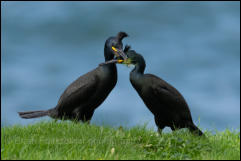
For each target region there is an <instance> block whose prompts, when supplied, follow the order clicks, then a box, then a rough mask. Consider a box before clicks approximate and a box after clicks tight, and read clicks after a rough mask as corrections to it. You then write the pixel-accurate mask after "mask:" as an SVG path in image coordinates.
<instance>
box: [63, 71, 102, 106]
mask: <svg viewBox="0 0 241 161" xmlns="http://www.w3.org/2000/svg"><path fill="white" fill-rule="evenodd" d="M96 70H97V69H95V70H93V71H90V72H88V73H86V74H84V75H83V76H80V77H79V78H78V79H77V80H75V81H74V82H73V83H71V84H70V85H69V86H68V87H67V89H66V90H65V91H64V93H63V94H62V95H61V97H60V99H59V102H58V103H59V104H60V103H61V104H62V105H67V106H68V105H70V106H75V105H78V104H81V102H84V101H85V102H86V101H87V100H88V99H89V98H90V97H91V96H92V95H93V94H94V92H95V91H96V87H97V85H98V83H99V79H98V77H97V75H96V74H95V73H96Z"/></svg>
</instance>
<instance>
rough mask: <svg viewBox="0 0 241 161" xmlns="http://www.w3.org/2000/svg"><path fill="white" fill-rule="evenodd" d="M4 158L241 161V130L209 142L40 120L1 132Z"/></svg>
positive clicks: (209, 138)
mask: <svg viewBox="0 0 241 161" xmlns="http://www.w3.org/2000/svg"><path fill="white" fill-rule="evenodd" d="M1 134H2V135H1V141H2V144H1V159H60V160H61V159H100V160H102V159H238V160H239V159H240V132H237V131H233V132H231V131H230V130H225V131H223V132H217V133H216V134H211V132H207V131H206V132H205V135H206V139H205V138H200V137H198V136H194V135H192V134H190V133H189V132H188V131H187V130H178V131H175V132H171V133H163V134H162V135H161V136H160V135H158V134H157V132H156V131H153V130H147V129H146V128H145V127H134V128H131V129H123V128H111V127H99V126H95V125H86V124H81V123H78V124H77V123H71V122H66V121H63V122H54V121H53V122H40V123H37V124H34V125H28V126H20V125H18V126H12V127H3V128H1Z"/></svg>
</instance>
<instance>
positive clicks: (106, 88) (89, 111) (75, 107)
mask: <svg viewBox="0 0 241 161" xmlns="http://www.w3.org/2000/svg"><path fill="white" fill-rule="evenodd" d="M126 36H127V34H126V33H124V32H120V33H118V34H117V36H116V37H110V38H108V39H107V40H106V42H105V46H104V56H105V60H106V61H109V60H111V59H113V58H114V53H113V50H112V46H114V47H116V48H118V49H122V46H123V45H122V42H121V40H122V39H123V38H124V37H126ZM116 82H117V69H116V65H115V64H106V65H101V66H98V67H97V68H96V69H94V70H92V71H90V72H88V73H86V74H84V75H82V76H80V77H79V78H78V79H77V80H75V81H74V82H73V83H71V84H70V85H69V86H68V87H67V88H66V90H65V91H64V92H63V94H62V95H61V97H60V99H59V101H58V104H57V105H56V107H54V108H52V109H49V110H47V111H31V112H19V115H20V117H22V118H26V119H30V118H36V117H42V116H50V117H52V118H55V119H70V120H76V121H83V122H85V121H90V120H91V118H92V116H93V114H94V111H95V109H96V108H97V107H98V106H99V105H100V104H101V103H102V102H103V101H104V100H105V99H106V98H107V96H108V95H109V93H110V92H111V90H112V89H113V88H114V87H115V85H116Z"/></svg>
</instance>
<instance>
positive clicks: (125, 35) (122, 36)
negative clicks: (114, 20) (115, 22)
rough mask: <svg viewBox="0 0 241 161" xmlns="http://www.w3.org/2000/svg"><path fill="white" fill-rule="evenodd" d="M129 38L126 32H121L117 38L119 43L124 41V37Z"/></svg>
mask: <svg viewBox="0 0 241 161" xmlns="http://www.w3.org/2000/svg"><path fill="white" fill-rule="evenodd" d="M127 36H128V35H127V33H125V32H119V33H118V34H117V36H116V37H117V39H118V41H122V39H123V38H124V37H127Z"/></svg>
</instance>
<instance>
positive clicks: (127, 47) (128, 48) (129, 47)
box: [124, 45, 131, 53]
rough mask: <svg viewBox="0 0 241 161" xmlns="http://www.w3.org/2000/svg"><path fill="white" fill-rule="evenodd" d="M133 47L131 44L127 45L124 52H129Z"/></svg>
mask: <svg viewBox="0 0 241 161" xmlns="http://www.w3.org/2000/svg"><path fill="white" fill-rule="evenodd" d="M130 49H131V46H130V45H126V46H125V49H124V53H126V52H128V51H129V50H130Z"/></svg>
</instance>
